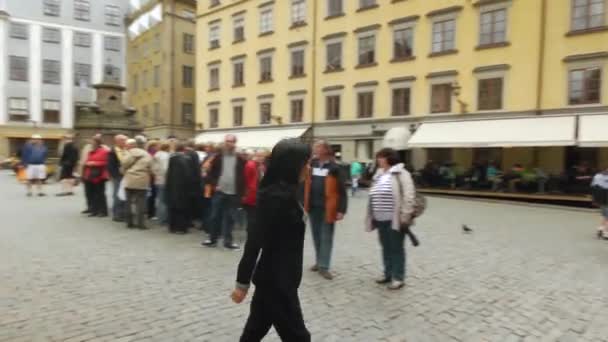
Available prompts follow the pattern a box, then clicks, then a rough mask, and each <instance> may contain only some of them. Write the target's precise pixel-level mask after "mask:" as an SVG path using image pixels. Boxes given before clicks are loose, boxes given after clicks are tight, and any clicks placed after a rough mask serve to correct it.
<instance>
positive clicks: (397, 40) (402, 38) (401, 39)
mask: <svg viewBox="0 0 608 342" xmlns="http://www.w3.org/2000/svg"><path fill="white" fill-rule="evenodd" d="M412 56H414V28H413V27H395V29H394V30H393V59H395V60H399V59H404V58H409V57H412Z"/></svg>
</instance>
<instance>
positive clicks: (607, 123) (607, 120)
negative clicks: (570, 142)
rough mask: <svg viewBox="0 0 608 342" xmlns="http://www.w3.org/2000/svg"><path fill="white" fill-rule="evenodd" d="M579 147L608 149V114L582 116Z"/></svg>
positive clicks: (579, 125)
mask: <svg viewBox="0 0 608 342" xmlns="http://www.w3.org/2000/svg"><path fill="white" fill-rule="evenodd" d="M578 145H579V146H581V147H608V114H600V115H581V116H580V117H579V123H578Z"/></svg>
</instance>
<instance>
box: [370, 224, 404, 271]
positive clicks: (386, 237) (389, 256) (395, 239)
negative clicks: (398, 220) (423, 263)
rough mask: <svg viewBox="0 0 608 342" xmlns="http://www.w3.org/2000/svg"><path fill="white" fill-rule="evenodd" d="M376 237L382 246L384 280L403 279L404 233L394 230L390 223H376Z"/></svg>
mask: <svg viewBox="0 0 608 342" xmlns="http://www.w3.org/2000/svg"><path fill="white" fill-rule="evenodd" d="M374 226H375V227H377V228H378V237H379V238H380V245H381V246H382V261H383V263H384V277H385V278H386V279H391V280H396V281H403V280H404V279H405V233H403V232H401V231H397V230H394V229H393V227H392V222H391V221H376V222H374Z"/></svg>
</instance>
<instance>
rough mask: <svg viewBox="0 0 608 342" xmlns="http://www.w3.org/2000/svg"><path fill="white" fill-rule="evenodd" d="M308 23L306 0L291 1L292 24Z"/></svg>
mask: <svg viewBox="0 0 608 342" xmlns="http://www.w3.org/2000/svg"><path fill="white" fill-rule="evenodd" d="M305 23H306V0H292V1H291V25H294V26H295V25H302V24H305Z"/></svg>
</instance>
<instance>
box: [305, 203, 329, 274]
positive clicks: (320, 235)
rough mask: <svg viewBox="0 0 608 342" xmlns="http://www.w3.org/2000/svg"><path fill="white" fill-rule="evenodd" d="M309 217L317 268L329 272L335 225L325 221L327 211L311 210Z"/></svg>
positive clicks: (321, 209) (320, 209)
mask: <svg viewBox="0 0 608 342" xmlns="http://www.w3.org/2000/svg"><path fill="white" fill-rule="evenodd" d="M309 216H310V225H311V230H312V238H313V241H314V245H315V252H316V256H317V267H318V268H319V270H321V271H328V270H329V266H330V263H331V251H332V249H333V245H334V230H335V225H334V224H333V223H327V222H326V221H325V210H324V209H323V208H311V210H310V213H309Z"/></svg>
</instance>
